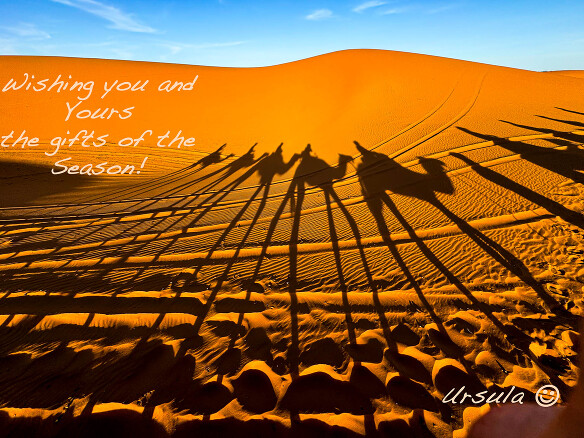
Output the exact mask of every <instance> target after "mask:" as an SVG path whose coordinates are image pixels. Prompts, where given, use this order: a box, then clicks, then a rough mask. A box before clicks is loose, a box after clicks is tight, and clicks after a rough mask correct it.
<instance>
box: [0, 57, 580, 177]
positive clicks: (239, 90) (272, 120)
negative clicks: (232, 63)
mask: <svg viewBox="0 0 584 438" xmlns="http://www.w3.org/2000/svg"><path fill="white" fill-rule="evenodd" d="M24 73H28V74H29V75H34V76H35V78H36V80H38V79H41V78H43V79H45V78H48V79H49V80H48V81H47V82H46V84H47V85H49V84H52V82H53V81H54V79H55V78H56V77H57V76H58V75H59V74H60V75H62V79H66V78H68V76H69V75H71V79H70V81H75V80H77V81H84V82H86V81H90V80H93V81H95V87H94V90H93V92H92V94H91V97H90V98H89V99H87V100H84V101H83V102H82V103H81V104H80V106H79V107H77V109H79V110H80V109H90V110H93V109H98V108H101V109H105V108H115V109H117V110H118V111H122V109H125V108H128V107H135V108H134V109H133V110H132V114H133V115H132V116H131V117H130V118H128V119H125V120H120V119H117V118H116V116H114V117H113V118H111V119H109V120H88V119H83V120H79V119H76V118H75V117H74V116H73V115H72V116H71V118H70V120H69V121H67V122H65V117H66V116H67V106H66V102H69V103H70V104H71V105H74V104H76V103H77V102H78V99H77V96H81V97H85V96H86V95H87V92H86V91H83V92H79V91H62V92H61V93H55V92H54V91H52V92H47V91H40V92H32V91H28V92H25V91H23V90H22V89H21V90H18V91H7V92H5V93H2V95H1V97H2V105H3V106H2V108H3V117H2V120H1V122H0V129H1V132H2V133H4V132H9V131H10V130H14V131H15V132H16V133H19V132H20V131H21V130H23V129H26V130H27V131H28V132H31V133H33V132H34V134H35V136H37V137H40V139H41V141H42V140H45V141H46V140H48V139H49V138H52V137H54V136H65V135H66V131H70V133H72V134H73V133H74V132H77V131H78V130H81V129H90V130H95V132H96V136H97V134H98V133H99V134H101V133H109V134H110V135H111V137H110V138H111V139H121V138H123V137H127V136H134V137H139V135H140V134H141V133H142V132H143V131H144V130H145V129H152V130H154V131H155V132H156V133H159V135H162V134H164V133H165V132H166V131H167V130H170V131H171V132H172V133H176V132H178V130H182V132H183V134H185V135H187V136H188V137H195V138H196V146H194V147H192V148H191V149H192V150H197V151H207V152H210V151H212V150H214V149H216V148H217V147H218V146H220V145H221V144H223V143H227V146H228V147H227V151H228V152H230V153H234V154H242V153H243V152H244V151H246V150H247V149H248V148H249V147H250V146H251V145H252V144H254V143H256V142H257V143H258V147H257V151H258V152H259V153H261V152H263V151H268V152H271V151H272V150H273V149H274V148H275V147H276V146H277V145H278V144H280V143H281V142H284V145H285V149H284V151H285V155H286V156H290V155H292V154H293V153H294V152H300V151H301V150H302V149H303V148H304V146H305V145H306V144H307V143H311V144H312V145H313V148H314V150H315V151H317V153H318V154H319V156H322V157H323V158H325V159H327V160H333V159H335V158H336V157H335V154H336V153H337V152H341V153H346V154H349V155H354V154H356V151H355V149H354V147H353V144H352V140H358V141H360V142H361V143H363V144H366V145H376V144H378V143H381V142H384V141H387V140H388V139H390V138H391V137H392V136H393V135H395V134H396V133H398V132H400V131H401V130H403V129H405V128H408V127H410V126H411V125H412V124H415V123H421V122H422V121H423V122H424V129H422V130H421V131H420V130H418V131H417V132H416V135H417V136H424V135H428V134H431V133H433V132H434V130H436V129H441V128H444V125H445V124H447V123H449V122H453V121H454V119H455V118H456V117H457V116H460V117H463V116H464V125H465V126H466V127H468V128H470V129H473V128H476V127H479V126H480V127H482V128H483V129H485V128H486V129H487V130H489V131H491V132H492V131H493V129H496V131H497V132H498V133H500V134H502V135H506V134H510V133H511V132H512V130H511V129H510V128H509V127H508V126H505V125H499V124H497V123H496V122H497V120H498V119H506V120H508V119H513V120H514V121H519V122H530V121H535V120H537V119H534V118H533V117H535V115H536V114H539V113H541V112H545V113H546V114H547V113H549V112H550V111H553V110H554V107H556V106H559V107H565V108H572V107H576V106H578V103H579V101H580V96H579V95H578V93H575V92H574V89H575V87H578V85H576V84H574V82H573V79H571V78H566V77H561V76H550V75H547V74H540V73H534V72H528V71H521V70H514V69H508V68H502V67H492V66H488V65H482V64H475V63H470V62H464V61H457V60H452V59H445V58H438V57H432V56H424V55H415V54H408V53H401V52H389V51H380V50H351V51H343V52H336V53H332V54H328V55H323V56H318V57H315V58H310V59H306V60H301V61H297V62H291V63H288V64H283V65H277V66H273V67H264V68H219V67H199V66H187V65H171V64H154V63H144V62H129V61H107V60H94V59H73V58H71V59H70V58H53V57H44V58H43V57H36V58H35V57H11V56H6V57H3V58H2V67H1V69H0V84H2V85H3V84H5V83H6V82H7V81H8V80H9V79H10V78H14V79H15V80H16V81H19V83H20V81H21V80H23V78H24V76H23V74H24ZM197 75H198V80H197V82H196V85H195V86H194V89H193V91H182V92H176V91H173V92H170V93H167V92H158V91H157V90H156V86H157V85H158V84H160V83H162V82H163V81H165V80H171V81H173V82H174V81H182V82H189V81H192V80H193V79H194V78H195V77H196V76H197ZM115 80H118V81H119V82H120V83H121V82H125V81H129V82H130V83H132V84H135V83H136V82H137V81H142V83H143V82H144V81H145V80H149V81H150V82H149V84H148V85H147V86H146V87H145V91H143V92H142V91H135V92H130V91H125V92H116V91H115V90H114V91H111V92H110V93H109V94H108V95H106V96H105V97H104V98H103V99H101V95H102V94H103V92H104V90H103V84H104V82H108V86H111V84H112V82H113V81H115ZM545 90H553V95H552V94H550V91H545ZM518 100H520V101H521V102H522V104H521V108H520V109H518V108H517V104H516V103H517V101H518ZM77 109H76V110H77ZM445 113H446V114H448V117H446V118H445V117H444V114H445ZM23 115H26V117H24V116H23ZM518 117H520V119H519V120H518V119H517V118H518ZM485 123H488V125H485ZM526 124H530V123H526ZM457 136H458V133H457V132H456V131H453V132H452V133H451V135H449V136H447V137H446V138H444V139H443V141H446V140H448V141H450V142H452V141H456V138H457ZM406 137H407V136H406ZM410 138H411V137H410ZM402 140H403V137H402ZM412 140H413V139H412ZM148 143H149V144H152V142H151V141H150V142H148V139H147V141H146V144H148ZM387 147H388V150H390V148H391V145H388V146H387ZM440 147H441V148H445V146H440ZM39 149H41V148H39ZM76 149H77V150H80V149H83V148H80V147H79V146H77V148H76ZM120 149H121V148H112V147H108V146H104V147H103V148H102V150H101V151H99V153H100V154H101V155H107V156H118V154H120V153H123V152H125V151H121V150H120ZM7 152H8V151H3V153H4V154H5V155H6V154H7ZM70 152H71V153H74V152H73V150H71V151H67V150H64V151H62V152H59V153H57V154H55V156H54V157H51V158H50V159H49V158H47V157H45V158H44V160H45V161H46V162H47V163H51V164H52V162H54V161H56V160H54V159H57V158H61V157H65V156H68V155H69V154H70ZM87 152H88V151H86V150H85V151H81V152H76V153H74V154H75V155H79V157H75V158H79V159H81V157H80V156H81V155H84V154H85V153H87ZM415 153H419V151H416V152H415ZM415 153H414V154H410V155H409V156H413V155H415ZM164 154H165V152H163V151H162V150H161V149H158V148H153V151H152V155H153V156H154V157H156V159H155V160H151V161H150V162H149V163H148V167H150V168H153V166H154V165H157V166H161V167H165V166H167V165H169V164H167V163H164V162H163V161H164V159H163V155H164ZM19 155H20V156H22V155H28V154H19ZM168 155H169V156H172V152H171V153H169V154H168ZM53 158H54V159H53Z"/></svg>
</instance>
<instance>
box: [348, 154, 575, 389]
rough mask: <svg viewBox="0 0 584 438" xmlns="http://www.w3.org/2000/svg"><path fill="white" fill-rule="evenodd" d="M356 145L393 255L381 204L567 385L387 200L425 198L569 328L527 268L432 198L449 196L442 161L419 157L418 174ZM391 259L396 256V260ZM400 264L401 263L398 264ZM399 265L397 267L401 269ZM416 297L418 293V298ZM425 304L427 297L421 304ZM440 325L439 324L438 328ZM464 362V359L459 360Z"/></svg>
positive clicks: (567, 316) (371, 203)
mask: <svg viewBox="0 0 584 438" xmlns="http://www.w3.org/2000/svg"><path fill="white" fill-rule="evenodd" d="M356 145H357V149H358V150H359V151H360V152H361V153H362V163H361V164H360V165H359V166H358V167H357V175H358V176H359V180H360V182H361V187H362V191H363V195H364V197H365V200H366V202H367V205H368V207H369V210H370V211H371V214H372V215H373V217H374V219H375V221H376V223H377V226H378V229H379V232H380V234H381V236H382V237H383V239H384V241H385V243H386V244H387V246H388V248H389V249H390V251H391V252H392V254H395V255H394V257H396V255H397V257H399V254H397V251H396V250H395V244H394V243H393V242H392V241H391V237H390V234H389V230H388V228H387V225H386V224H385V219H384V217H383V212H382V209H383V206H384V205H385V206H387V208H388V209H389V210H390V211H391V212H392V213H393V215H394V216H395V217H396V218H397V219H398V221H399V222H400V224H401V225H402V226H403V227H404V229H405V230H406V232H407V233H408V234H409V236H410V238H411V239H412V241H413V242H415V244H416V245H417V246H418V248H419V249H420V251H421V252H422V253H423V254H424V256H425V257H426V258H427V259H428V260H429V261H430V262H431V263H432V264H433V265H434V266H436V268H438V270H439V271H440V272H441V273H442V275H444V276H445V277H446V279H447V280H448V281H449V282H450V283H451V284H452V285H454V286H455V287H456V288H457V289H458V290H459V291H460V292H461V293H463V294H464V295H465V296H466V297H467V298H468V299H469V300H470V301H471V303H472V304H473V306H474V308H476V309H477V310H480V311H481V312H483V313H484V314H485V316H486V317H487V318H488V319H489V320H490V321H491V322H492V323H493V325H494V326H495V327H497V328H498V329H499V330H501V332H502V333H504V334H505V336H506V338H507V339H508V340H509V342H511V343H512V344H513V345H515V346H516V347H517V348H519V349H520V350H521V351H523V353H524V354H526V355H527V356H528V357H529V358H530V359H531V360H532V361H533V362H535V363H536V364H538V366H540V367H541V368H542V369H544V370H545V372H546V374H547V375H548V377H549V378H550V380H552V382H553V383H554V384H555V385H556V386H558V387H560V388H561V391H563V393H566V390H567V386H566V385H565V384H564V383H563V382H562V381H561V380H560V379H559V378H558V376H557V371H555V370H553V369H550V368H549V367H546V366H545V365H544V364H542V363H541V362H540V361H539V359H538V358H537V357H536V356H535V355H534V354H533V353H532V352H531V351H530V350H529V349H528V346H529V343H530V338H529V337H528V336H527V335H525V334H524V333H523V332H521V331H519V330H518V329H517V328H516V327H514V326H512V325H510V324H503V323H502V322H501V321H500V320H499V319H498V318H497V317H496V316H495V315H494V314H493V312H492V310H491V309H490V307H489V305H488V304H485V303H483V302H482V301H479V300H478V299H477V298H476V297H475V296H474V295H473V294H472V293H471V292H470V290H468V288H467V287H466V286H465V285H464V284H463V283H462V282H461V281H460V280H459V279H458V278H457V277H456V275H454V274H453V273H452V272H451V271H450V270H449V269H448V268H447V267H446V266H445V265H444V264H443V263H442V262H441V261H440V260H439V259H438V257H437V256H436V255H434V253H433V252H432V251H431V250H430V248H429V247H428V246H427V245H426V243H425V242H424V241H423V240H422V239H421V238H420V237H418V236H417V235H416V232H415V230H414V229H413V227H412V226H411V225H410V224H409V223H408V222H407V220H406V219H405V217H404V216H403V215H402V214H401V213H400V211H399V210H398V208H397V206H396V204H395V203H394V202H393V200H392V199H391V197H390V196H389V195H388V193H387V191H392V192H393V193H397V194H400V195H405V196H410V197H415V198H417V199H421V200H423V201H426V202H427V203H429V204H430V205H432V206H433V207H435V208H436V209H437V210H438V211H440V212H441V213H443V214H444V215H445V216H446V217H447V218H448V219H450V220H451V221H452V222H454V223H455V224H456V225H457V226H458V227H459V229H460V230H461V231H462V232H463V233H465V234H466V235H467V236H468V237H469V238H470V239H472V240H473V241H474V242H475V244H477V245H478V246H479V247H480V248H481V249H483V250H484V251H485V252H486V253H487V254H489V255H490V256H491V257H492V258H494V259H495V260H496V261H498V262H499V263H500V264H501V265H503V266H504V267H505V268H507V269H508V270H509V271H511V272H512V273H513V274H515V275H516V276H517V277H519V278H520V279H521V280H522V281H523V282H525V283H526V284H528V285H529V286H530V287H531V288H532V289H533V290H535V292H536V293H537V294H538V296H539V297H540V298H541V300H542V301H543V302H544V303H545V304H546V305H547V306H548V307H549V308H551V309H552V311H553V312H556V315H558V316H561V317H562V320H564V321H565V322H566V324H567V325H569V326H572V327H573V326H575V322H574V316H573V315H572V314H571V313H569V312H567V311H566V310H565V309H564V308H563V307H561V306H560V304H559V303H558V302H557V301H556V300H555V299H553V298H552V297H551V296H549V295H548V293H547V292H546V291H545V290H544V289H543V287H542V286H541V284H540V283H539V282H538V281H537V280H535V279H534V278H533V276H532V275H531V274H530V272H529V270H528V269H527V267H526V266H525V265H524V264H523V263H522V262H521V261H520V260H519V259H517V257H515V256H514V255H513V254H511V253H510V252H509V251H507V250H506V249H505V248H503V247H502V246H501V245H499V244H498V243H496V242H494V241H493V240H492V239H490V238H489V237H487V236H485V235H484V234H483V233H481V232H480V231H479V230H476V229H475V228H473V227H472V226H470V225H469V224H468V223H467V222H466V221H464V220H463V219H462V218H460V217H458V216H457V215H456V214H455V213H453V212H451V211H450V210H449V209H448V208H447V207H446V206H445V205H444V204H443V203H442V202H441V201H440V200H439V199H438V197H437V193H444V194H449V195H452V194H454V187H453V186H452V183H451V182H450V179H449V177H448V175H447V174H446V172H445V171H444V168H443V166H444V165H443V163H441V162H440V161H438V160H433V159H423V160H420V161H421V163H420V164H421V165H422V167H423V168H424V170H425V172H424V173H418V172H414V171H412V170H410V169H407V168H405V167H403V166H401V165H400V164H399V163H397V162H396V161H395V160H393V159H391V158H389V157H388V156H386V155H384V154H381V153H378V152H372V151H369V150H367V149H365V148H363V147H362V146H361V145H359V144H358V143H356ZM396 260H399V259H397V258H396ZM400 265H403V261H402V263H400ZM402 269H403V268H402ZM404 273H405V274H406V276H408V277H409V276H411V273H409V271H407V268H406V270H404ZM420 299H422V297H420ZM424 304H425V305H427V306H429V304H427V301H425V303H424ZM438 327H440V325H439V326H438ZM462 363H463V365H465V361H462Z"/></svg>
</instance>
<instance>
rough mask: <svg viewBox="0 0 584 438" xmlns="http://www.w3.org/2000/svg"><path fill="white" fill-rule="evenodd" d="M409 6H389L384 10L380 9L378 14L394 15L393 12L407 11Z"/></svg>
mask: <svg viewBox="0 0 584 438" xmlns="http://www.w3.org/2000/svg"><path fill="white" fill-rule="evenodd" d="M410 9H411V8H409V7H407V6H404V7H401V8H391V9H386V10H384V11H380V12H379V15H395V14H403V13H404V12H407V11H409V10H410Z"/></svg>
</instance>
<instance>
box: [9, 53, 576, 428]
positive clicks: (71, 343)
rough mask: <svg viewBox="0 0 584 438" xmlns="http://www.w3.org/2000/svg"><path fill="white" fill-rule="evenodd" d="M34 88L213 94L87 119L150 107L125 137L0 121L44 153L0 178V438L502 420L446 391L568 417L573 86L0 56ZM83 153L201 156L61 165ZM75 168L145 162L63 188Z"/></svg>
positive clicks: (405, 60) (339, 65) (483, 76)
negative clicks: (52, 149) (160, 87)
mask: <svg viewBox="0 0 584 438" xmlns="http://www.w3.org/2000/svg"><path fill="white" fill-rule="evenodd" d="M24 71H29V72H33V71H34V72H36V74H38V75H40V74H44V75H47V72H52V74H55V75H56V74H58V73H61V74H65V73H67V72H71V73H70V74H72V75H73V76H74V77H75V78H83V79H84V80H89V79H91V78H96V77H97V78H102V80H113V79H115V78H120V77H124V78H127V80H130V81H132V80H138V79H146V78H150V79H151V80H153V79H152V78H158V79H160V80H164V78H172V79H173V80H180V79H181V78H182V79H184V80H186V79H188V78H192V77H194V76H195V75H199V79H198V82H197V86H196V87H195V90H193V92H192V93H190V94H189V93H177V94H171V93H169V94H164V95H161V94H159V93H156V92H154V91H151V90H150V91H149V90H147V91H145V92H143V93H137V94H135V95H133V96H132V97H131V99H128V98H125V99H126V100H123V99H122V98H121V97H116V96H115V95H112V96H111V97H109V96H108V98H107V99H109V100H107V99H104V100H103V101H100V99H99V96H97V98H95V99H94V98H93V97H92V98H91V99H88V100H87V102H85V103H84V105H86V106H88V107H91V106H94V107H97V106H99V105H100V104H101V105H105V104H106V103H107V104H108V105H111V106H115V107H120V108H124V107H126V106H128V104H129V103H131V104H132V105H135V107H136V109H135V114H134V116H132V118H130V119H128V120H123V121H111V120H110V121H109V122H107V123H106V122H105V121H100V120H95V121H92V122H91V123H89V122H88V121H83V120H73V121H70V122H67V123H65V122H64V121H63V111H64V109H65V104H64V102H65V101H66V100H67V99H71V98H73V99H75V97H74V95H66V93H65V94H62V95H61V94H60V95H58V96H55V95H54V94H52V95H48V94H47V95H45V94H42V93H38V94H37V95H35V96H34V100H33V101H31V100H30V95H27V94H22V93H20V94H19V93H5V94H3V95H2V99H3V100H2V103H1V104H2V111H3V117H2V120H1V121H0V127H1V129H2V132H6V131H8V132H9V131H10V130H15V131H16V132H19V131H20V130H21V129H27V130H31V131H32V130H33V129H34V130H35V132H38V133H39V134H38V136H39V137H40V139H41V143H43V142H45V143H44V144H41V146H39V148H38V149H36V150H31V149H18V150H16V149H13V148H5V149H3V150H2V151H1V152H2V157H0V160H1V163H0V169H2V175H1V176H0V178H1V180H2V185H3V189H2V192H1V195H0V201H1V203H2V206H1V208H0V293H1V295H0V406H1V409H0V431H1V432H0V434H2V435H10V434H12V435H13V436H105V434H106V433H107V436H128V435H130V436H138V435H141V436H144V437H151V436H152V437H167V436H173V437H183V436H229V435H230V434H237V436H250V437H252V436H253V437H255V436H283V437H286V436H315V437H316V436H318V437H326V436H355V437H356V436H363V435H368V436H388V437H392V436H400V437H433V436H434V437H450V436H455V437H458V438H462V437H464V436H465V435H466V431H467V429H468V426H469V424H470V423H471V422H472V421H473V420H474V419H475V418H477V417H478V416H479V415H480V414H481V413H482V412H485V411H486V410H487V409H488V406H483V407H480V406H479V405H474V404H472V403H471V402H469V401H467V402H466V403H463V404H460V403H458V404H444V403H442V402H441V400H442V398H443V396H444V395H445V394H447V393H448V392H449V391H450V390H451V389H452V388H460V387H461V386H463V385H464V386H465V387H466V389H467V390H468V391H469V392H471V391H472V392H473V393H476V392H479V391H482V390H488V391H490V393H500V392H501V391H503V390H507V389H509V388H510V387H512V386H514V387H515V389H514V391H516V392H515V393H514V394H516V393H522V394H523V396H522V398H523V400H524V401H525V402H527V401H533V399H534V394H535V392H536V391H537V389H538V388H539V387H540V386H542V385H544V384H549V383H551V384H554V385H556V386H557V387H558V388H559V389H560V392H561V396H562V399H563V400H565V399H566V398H567V397H568V394H569V393H570V389H571V387H573V385H574V384H575V380H576V376H577V371H578V369H577V367H576V365H575V364H576V352H577V351H578V343H579V336H578V334H577V325H578V317H579V316H580V315H582V314H583V313H584V302H583V300H582V290H583V289H582V288H583V286H584V204H583V196H584V186H583V185H582V182H583V179H584V176H583V175H582V173H581V171H582V170H583V169H584V151H583V150H582V144H583V143H584V82H583V81H582V80H581V79H579V78H574V77H569V76H564V75H560V74H549V73H536V72H529V71H522V70H514V69H507V68H502V67H493V66H488V65H482V64H474V63H469V62H462V61H456V60H450V59H443V58H435V57H429V56H422V55H412V54H406V53H398V52H385V51H375V50H371V51H369V50H367V51H346V52H338V53H333V54H329V55H324V56H320V57H316V58H311V59H307V60H303V61H298V62H294V63H290V64H284V65H279V66H274V67H266V68H253V69H231V68H230V69H226V68H213V67H196V66H177V65H164V64H149V63H133V62H120V61H101V60H80V59H59V58H54V59H51V58H29V57H5V58H4V59H3V62H2V66H1V67H0V79H1V82H2V83H5V82H6V80H7V79H8V78H10V77H12V76H15V75H17V74H18V75H22V72H24ZM92 75H93V76H92ZM47 77H48V76H47ZM116 99H118V100H116ZM100 102H101V103H100ZM128 102H129V103H128ZM51 108H52V109H51ZM23 114H26V115H27V117H23ZM88 127H91V129H95V130H96V131H97V130H102V131H103V130H104V129H106V127H107V129H108V130H109V132H111V133H122V132H128V135H139V134H140V132H142V131H143V129H146V128H148V129H158V130H162V131H163V132H164V131H166V130H167V129H171V130H175V131H176V130H178V129H182V130H183V133H185V134H186V135H189V136H191V135H192V136H195V137H196V139H197V141H196V144H195V146H193V147H189V148H180V149H178V148H157V147H156V145H155V144H152V143H148V142H145V143H144V144H142V145H140V146H139V147H136V148H131V149H130V148H129V149H123V148H119V147H113V146H109V145H108V146H103V147H102V148H96V149H94V148H85V149H82V148H77V149H75V150H74V151H73V150H64V151H61V152H59V153H58V154H56V155H55V156H53V157H47V156H45V155H43V153H42V151H44V150H48V147H49V146H48V145H46V142H47V141H48V140H47V139H49V138H51V137H52V136H54V135H60V134H59V133H60V132H63V131H64V130H70V131H71V132H74V131H76V130H78V129H88ZM187 131H188V132H187ZM308 144H309V146H307V145H308ZM222 145H224V146H222ZM43 148H44V149H43ZM39 151H41V152H39ZM69 155H70V156H71V157H72V161H71V162H72V163H73V162H76V163H79V164H83V163H87V162H99V161H103V160H104V159H105V160H110V161H112V162H113V161H115V160H118V161H124V160H125V161H127V162H132V163H138V164H139V163H140V162H142V159H143V157H144V156H146V155H147V156H148V157H149V158H148V161H147V165H146V166H145V167H144V169H143V171H142V172H141V174H140V175H138V174H134V175H119V176H110V177H104V176H97V177H96V176H83V175H76V176H73V175H56V176H55V175H51V174H50V171H51V168H52V167H53V163H54V162H55V161H56V160H58V159H61V158H64V157H67V156H69Z"/></svg>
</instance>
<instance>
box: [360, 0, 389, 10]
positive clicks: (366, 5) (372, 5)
mask: <svg viewBox="0 0 584 438" xmlns="http://www.w3.org/2000/svg"><path fill="white" fill-rule="evenodd" d="M386 4H387V2H383V1H379V0H372V1H367V2H365V3H361V4H360V5H358V6H355V7H354V8H353V12H358V13H359V12H363V11H365V10H367V9H371V8H377V7H379V6H383V5H386Z"/></svg>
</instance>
